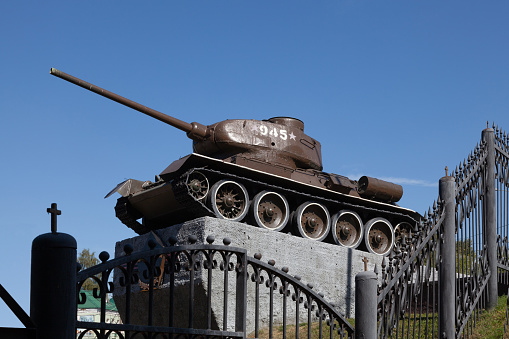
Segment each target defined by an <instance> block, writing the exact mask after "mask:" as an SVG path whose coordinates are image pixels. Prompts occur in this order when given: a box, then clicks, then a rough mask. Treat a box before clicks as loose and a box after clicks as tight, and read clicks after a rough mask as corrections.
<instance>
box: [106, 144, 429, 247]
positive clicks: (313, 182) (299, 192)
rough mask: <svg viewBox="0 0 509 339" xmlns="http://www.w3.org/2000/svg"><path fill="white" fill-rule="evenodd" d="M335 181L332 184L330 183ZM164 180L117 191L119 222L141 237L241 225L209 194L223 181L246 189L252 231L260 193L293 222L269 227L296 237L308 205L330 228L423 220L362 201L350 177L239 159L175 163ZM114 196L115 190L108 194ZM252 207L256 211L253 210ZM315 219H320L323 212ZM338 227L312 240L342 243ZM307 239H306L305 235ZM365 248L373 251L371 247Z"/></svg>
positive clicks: (385, 205)
mask: <svg viewBox="0 0 509 339" xmlns="http://www.w3.org/2000/svg"><path fill="white" fill-rule="evenodd" d="M246 165H250V166H249V167H248V166H246ZM253 167H254V168H253ZM257 167H258V168H257ZM267 167H270V170H271V172H272V173H270V172H269V171H268V168H267ZM197 173H198V174H199V175H200V176H203V177H205V178H206V180H207V186H208V187H207V190H206V192H202V193H203V197H202V196H200V195H198V196H197V195H196V194H194V192H193V189H192V188H191V184H190V183H191V181H192V180H191V179H190V178H192V177H194V176H196V175H197ZM331 177H332V178H334V180H331ZM160 178H161V180H159V181H157V182H155V183H144V184H143V185H137V186H136V187H135V188H134V189H133V190H131V191H127V192H120V191H118V190H117V191H118V192H119V193H121V194H123V197H121V198H120V199H118V203H117V206H116V212H117V217H118V218H119V219H120V220H121V221H122V222H123V223H124V224H125V225H127V226H128V227H130V228H132V229H133V230H134V231H135V232H136V233H138V234H144V233H146V232H149V231H151V230H157V229H160V228H164V227H168V226H170V225H174V224H177V223H180V222H183V221H185V220H190V219H193V218H197V217H203V216H215V217H220V218H224V219H231V220H237V219H235V218H234V217H232V218H229V217H228V215H226V214H225V215H221V213H220V212H221V211H219V212H218V210H217V208H215V207H214V206H217V204H213V203H212V202H211V200H213V199H214V197H211V195H212V194H214V195H217V194H218V193H217V192H214V193H213V192H211V189H213V188H214V185H216V183H219V182H225V183H238V184H240V185H241V186H242V187H243V188H245V191H246V192H245V195H246V199H245V200H246V201H245V204H247V205H248V206H244V207H243V208H244V210H245V211H246V210H247V212H246V214H245V215H244V216H242V218H241V219H240V220H237V221H244V222H247V223H248V224H251V225H253V226H259V227H265V226H267V225H266V224H263V222H262V224H260V218H262V217H263V216H262V217H259V214H260V213H258V214H257V213H256V212H255V211H256V208H255V207H256V206H262V207H266V206H265V205H263V202H260V199H257V198H256V197H259V196H260V193H261V192H271V194H272V195H270V197H273V198H276V200H277V199H279V200H281V199H284V200H285V201H286V202H287V203H286V204H287V206H288V207H285V208H287V210H286V214H288V218H287V219H288V220H289V221H288V222H287V223H285V225H284V226H283V227H281V228H280V229H276V227H274V228H272V227H271V226H272V225H271V223H270V222H269V223H268V227H265V228H267V229H273V230H278V231H283V232H288V233H292V234H295V235H299V229H301V228H299V227H296V224H299V220H300V219H299V220H296V215H295V214H296V212H297V211H298V209H299V207H300V206H302V205H303V204H306V203H307V202H312V204H316V205H318V206H323V208H324V209H325V210H326V211H327V212H328V218H329V223H330V218H331V216H332V215H335V214H337V213H339V212H340V211H351V212H352V213H355V214H357V215H358V216H359V218H360V219H361V220H362V221H361V222H362V223H367V222H368V221H369V220H371V219H373V218H384V219H385V220H388V222H389V223H390V224H391V225H394V226H395V225H398V224H401V223H407V224H408V225H415V223H416V222H418V220H419V219H420V217H421V216H420V215H419V214H418V213H417V212H415V211H412V210H409V209H406V208H402V207H399V206H397V205H396V204H394V203H384V202H379V201H375V200H370V199H365V198H363V197H360V196H359V195H358V194H357V191H356V185H355V183H356V182H354V181H351V180H349V179H348V178H346V177H342V176H339V175H335V174H329V173H324V172H319V171H313V170H306V171H304V170H295V169H291V168H287V167H284V166H279V165H270V164H267V163H264V162H259V163H256V166H253V160H249V159H243V158H241V157H237V158H235V159H228V160H218V159H215V158H210V157H207V156H204V155H200V154H196V153H193V154H190V155H188V156H186V157H184V158H181V159H179V160H177V161H175V162H173V163H172V164H171V165H170V166H168V168H166V169H165V170H164V171H163V172H162V173H161V174H160ZM332 181H335V182H336V186H334V187H335V190H331V189H330V188H329V187H331V185H332V184H331V182H332ZM340 183H342V185H340ZM141 186H143V187H141ZM114 192H115V191H112V192H110V194H112V193H114ZM241 193H243V192H241ZM269 203H271V202H267V204H269ZM253 205H256V206H255V207H253ZM276 205H277V202H276ZM224 206H226V205H224ZM281 206H286V205H281ZM276 207H277V206H276ZM315 207H316V206H315ZM219 210H221V207H219ZM280 212H281V211H280ZM317 214H318V216H319V213H317ZM324 216H325V214H324ZM140 218H141V219H142V220H141V222H140V220H139V219H140ZM324 219H325V217H324ZM334 226H335V225H332V231H331V232H329V231H328V230H327V234H325V235H323V234H321V236H322V235H323V238H322V239H318V237H317V238H314V237H313V236H312V235H311V233H312V232H311V233H310V238H311V239H314V240H323V241H326V242H330V243H334V242H335V243H338V240H337V237H338V234H339V230H338V229H337V227H336V228H335V227H334ZM324 227H325V226H324ZM412 228H413V227H412ZM313 231H314V230H313ZM301 233H302V232H301ZM322 233H323V232H322ZM300 235H302V234H300ZM334 235H336V236H334ZM304 236H305V237H306V235H304ZM392 242H394V239H393V240H392ZM359 244H361V247H363V246H362V242H360V241H359V242H358V243H357V244H356V246H357V245H359ZM364 247H366V246H364ZM367 247H368V248H369V246H367Z"/></svg>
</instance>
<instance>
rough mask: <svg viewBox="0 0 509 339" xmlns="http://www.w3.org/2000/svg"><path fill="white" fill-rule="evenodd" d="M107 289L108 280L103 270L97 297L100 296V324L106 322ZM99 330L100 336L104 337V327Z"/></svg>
mask: <svg viewBox="0 0 509 339" xmlns="http://www.w3.org/2000/svg"><path fill="white" fill-rule="evenodd" d="M107 289H108V281H107V278H106V272H103V273H102V274H101V293H100V295H99V297H100V298H101V314H100V319H101V323H102V324H104V323H106V297H107V296H108V293H107ZM100 332H101V337H102V338H105V337H106V336H105V334H106V331H105V330H104V329H101V331H100Z"/></svg>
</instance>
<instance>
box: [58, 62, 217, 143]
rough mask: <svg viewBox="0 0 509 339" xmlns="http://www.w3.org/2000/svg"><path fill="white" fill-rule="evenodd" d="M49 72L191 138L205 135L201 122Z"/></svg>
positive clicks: (76, 79) (201, 137)
mask: <svg viewBox="0 0 509 339" xmlns="http://www.w3.org/2000/svg"><path fill="white" fill-rule="evenodd" d="M50 74H51V75H54V76H56V77H59V78H61V79H64V80H66V81H69V82H70V83H73V84H75V85H77V86H80V87H83V88H85V89H87V90H89V91H92V92H94V93H97V94H99V95H102V96H103V97H106V98H108V99H111V100H113V101H116V102H118V103H119V104H122V105H124V106H127V107H130V108H132V109H135V110H137V111H139V112H141V113H143V114H146V115H148V116H151V117H152V118H155V119H157V120H159V121H162V122H164V123H166V124H168V125H171V126H173V127H175V128H178V129H180V130H182V131H184V132H186V133H187V136H188V137H189V138H191V139H193V140H202V139H204V138H205V137H206V136H207V127H206V126H204V125H202V124H199V123H196V122H193V123H188V122H185V121H182V120H179V119H177V118H174V117H171V116H169V115H166V114H164V113H161V112H159V111H156V110H155V109H152V108H150V107H147V106H143V105H141V104H139V103H137V102H135V101H132V100H130V99H127V98H124V97H123V96H120V95H118V94H115V93H113V92H110V91H107V90H105V89H104V88H101V87H98V86H95V85H93V84H91V83H89V82H86V81H83V80H81V79H79V78H76V77H74V76H72V75H70V74H67V73H64V72H62V71H59V70H58V69H55V68H51V70H50Z"/></svg>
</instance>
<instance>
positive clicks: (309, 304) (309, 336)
mask: <svg viewBox="0 0 509 339" xmlns="http://www.w3.org/2000/svg"><path fill="white" fill-rule="evenodd" d="M306 299H307V303H308V338H311V306H312V305H313V299H311V297H310V296H309V295H307V296H306Z"/></svg>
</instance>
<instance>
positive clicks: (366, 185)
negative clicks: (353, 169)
mask: <svg viewBox="0 0 509 339" xmlns="http://www.w3.org/2000/svg"><path fill="white" fill-rule="evenodd" d="M358 192H359V194H360V195H361V196H362V197H363V198H366V199H373V200H378V201H382V202H397V201H399V199H401V197H402V196H403V187H401V185H398V184H394V183H392V182H388V181H384V180H380V179H376V178H371V177H367V176H363V177H362V178H360V179H359V188H358Z"/></svg>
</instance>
